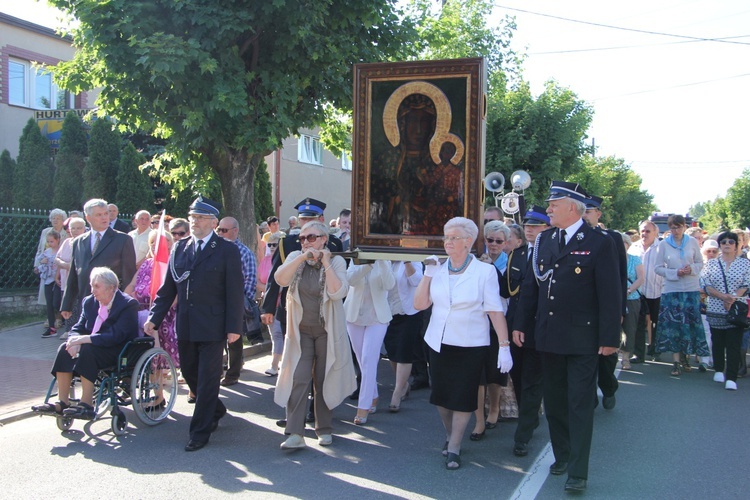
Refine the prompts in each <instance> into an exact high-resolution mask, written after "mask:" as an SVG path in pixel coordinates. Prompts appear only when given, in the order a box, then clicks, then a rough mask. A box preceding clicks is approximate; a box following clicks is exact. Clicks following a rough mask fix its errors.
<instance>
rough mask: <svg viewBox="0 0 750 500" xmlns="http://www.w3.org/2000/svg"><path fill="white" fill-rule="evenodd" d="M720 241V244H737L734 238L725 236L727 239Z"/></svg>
mask: <svg viewBox="0 0 750 500" xmlns="http://www.w3.org/2000/svg"><path fill="white" fill-rule="evenodd" d="M720 243H721V244H722V245H736V244H737V242H736V241H734V240H730V239H729V238H727V239H725V240H721V241H720Z"/></svg>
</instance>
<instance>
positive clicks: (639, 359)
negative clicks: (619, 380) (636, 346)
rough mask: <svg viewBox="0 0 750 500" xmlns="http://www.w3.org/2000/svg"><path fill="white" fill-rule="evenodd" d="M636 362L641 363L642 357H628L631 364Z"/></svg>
mask: <svg viewBox="0 0 750 500" xmlns="http://www.w3.org/2000/svg"><path fill="white" fill-rule="evenodd" d="M638 363H643V359H641V358H639V357H638V356H633V357H632V358H630V364H631V365H637V364H638Z"/></svg>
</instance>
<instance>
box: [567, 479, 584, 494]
mask: <svg viewBox="0 0 750 500" xmlns="http://www.w3.org/2000/svg"><path fill="white" fill-rule="evenodd" d="M565 491H572V492H582V491H586V480H585V479H581V478H580V477H569V478H568V480H567V481H565Z"/></svg>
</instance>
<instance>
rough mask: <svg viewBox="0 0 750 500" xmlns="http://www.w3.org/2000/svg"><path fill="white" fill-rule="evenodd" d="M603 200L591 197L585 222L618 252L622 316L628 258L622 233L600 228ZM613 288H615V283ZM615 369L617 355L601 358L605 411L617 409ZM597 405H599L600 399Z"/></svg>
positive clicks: (587, 204)
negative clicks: (606, 238)
mask: <svg viewBox="0 0 750 500" xmlns="http://www.w3.org/2000/svg"><path fill="white" fill-rule="evenodd" d="M602 201H603V200H602V199H601V198H599V197H598V196H594V195H589V199H587V200H586V212H584V214H583V220H585V221H586V223H588V225H589V226H591V227H592V228H594V230H596V231H601V232H602V233H603V234H606V235H607V236H609V237H610V238H612V242H613V243H614V244H615V250H617V263H618V264H619V265H620V287H621V291H622V316H623V318H624V317H625V314H627V311H626V307H627V296H628V294H627V289H628V256H627V254H626V253H625V245H624V244H623V243H622V236H620V233H617V232H613V231H607V230H606V229H603V228H601V227H600V226H599V219H600V218H601V216H602V209H601V207H602ZM612 286H615V284H614V283H613V284H612ZM621 330H622V326H621V325H620V326H618V328H617V331H618V332H619V331H621ZM615 368H617V353H614V354H610V355H609V356H599V389H601V390H602V406H603V407H604V409H605V410H611V409H613V408H614V407H615V404H616V403H617V400H616V399H615V392H617V387H618V386H619V383H618V382H617V377H615ZM596 404H599V401H598V398H597V401H596Z"/></svg>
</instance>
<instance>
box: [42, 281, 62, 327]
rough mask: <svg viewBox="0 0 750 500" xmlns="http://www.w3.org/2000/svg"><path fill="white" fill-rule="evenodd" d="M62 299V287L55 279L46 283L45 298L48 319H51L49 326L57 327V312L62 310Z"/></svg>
mask: <svg viewBox="0 0 750 500" xmlns="http://www.w3.org/2000/svg"><path fill="white" fill-rule="evenodd" d="M61 299H62V292H61V291H60V287H59V286H57V283H55V282H54V281H53V282H52V283H50V284H49V285H44V300H46V301H47V321H49V327H50V328H54V327H55V314H56V313H57V312H58V311H60V300H61Z"/></svg>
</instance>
